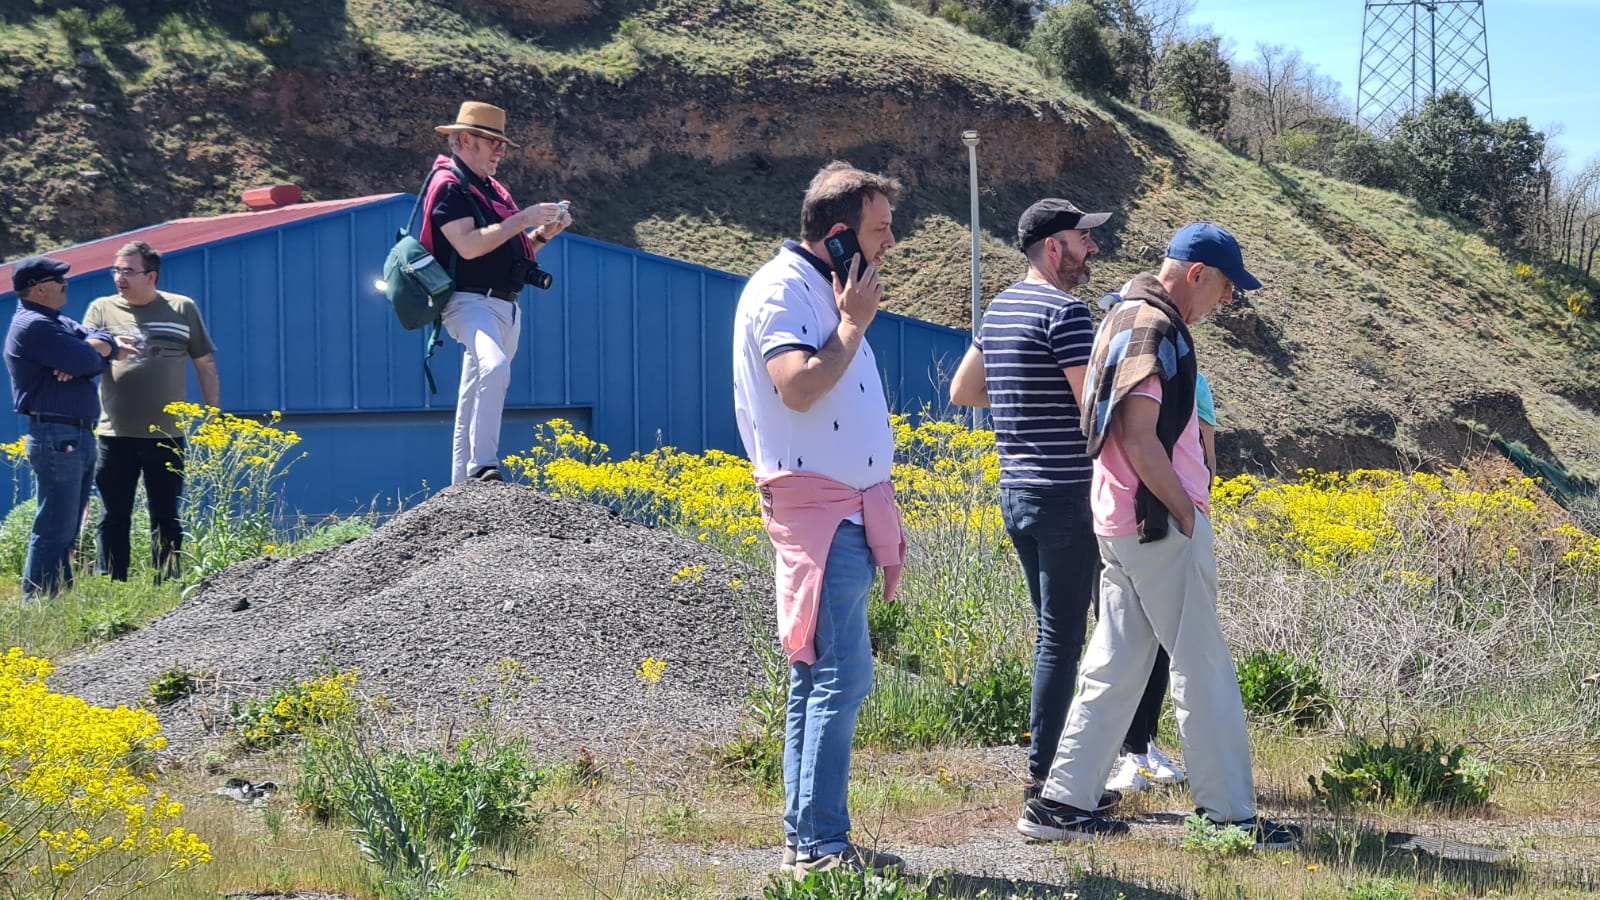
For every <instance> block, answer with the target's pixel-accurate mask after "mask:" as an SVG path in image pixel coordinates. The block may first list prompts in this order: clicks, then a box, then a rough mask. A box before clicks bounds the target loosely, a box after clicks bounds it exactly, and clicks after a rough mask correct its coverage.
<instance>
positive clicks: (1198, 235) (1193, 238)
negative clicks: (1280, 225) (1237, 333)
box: [1167, 222, 1261, 291]
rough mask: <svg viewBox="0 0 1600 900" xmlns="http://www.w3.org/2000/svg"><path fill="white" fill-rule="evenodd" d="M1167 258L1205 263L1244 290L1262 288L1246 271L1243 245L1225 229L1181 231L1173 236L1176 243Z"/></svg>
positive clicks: (1205, 225) (1200, 226) (1199, 225)
mask: <svg viewBox="0 0 1600 900" xmlns="http://www.w3.org/2000/svg"><path fill="white" fill-rule="evenodd" d="M1167 258H1168V259H1181V260H1183V261H1185V262H1197V263H1205V264H1206V265H1208V266H1210V267H1211V268H1213V269H1217V270H1219V271H1220V272H1222V274H1224V275H1226V276H1228V280H1229V281H1232V282H1233V286H1234V287H1236V288H1239V289H1240V290H1245V291H1253V290H1255V289H1256V288H1259V287H1261V282H1260V281H1258V280H1256V277H1255V276H1254V275H1251V274H1250V273H1249V272H1248V271H1246V270H1245V267H1244V254H1243V253H1241V252H1240V251H1239V242H1238V241H1236V240H1234V239H1233V235H1231V234H1229V233H1228V229H1226V228H1223V227H1222V226H1221V225H1213V224H1211V223H1210V222H1196V223H1194V224H1192V225H1185V226H1183V227H1182V228H1180V229H1178V233H1177V234H1175V235H1173V236H1172V243H1170V244H1168V245H1167Z"/></svg>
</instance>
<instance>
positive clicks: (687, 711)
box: [52, 483, 773, 752]
mask: <svg viewBox="0 0 1600 900" xmlns="http://www.w3.org/2000/svg"><path fill="white" fill-rule="evenodd" d="M770 592H771V576H770V575H765V576H764V575H761V574H760V573H758V572H756V571H755V570H753V569H751V568H750V567H748V566H746V565H744V564H742V563H739V562H736V561H734V560H731V559H729V558H728V557H726V556H724V555H722V554H721V553H719V552H717V551H715V550H713V549H711V548H709V547H706V546H704V545H701V544H697V543H695V542H693V541H689V540H685V539H683V538H680V537H678V536H676V535H674V534H672V533H670V532H668V531H664V530H658V529H653V528H648V527H646V526H643V525H639V524H636V523H633V522H630V521H628V520H626V519H623V518H621V517H619V516H617V515H615V514H613V513H611V512H609V511H608V510H605V509H603V508H601V507H598V506H594V505H592V504H588V503H583V502H580V501H575V500H559V499H554V498H551V497H548V496H545V495H543V494H540V493H538V492H535V491H533V490H530V489H527V488H524V487H519V486H513V485H494V484H477V483H474V484H465V485H460V486H457V487H452V488H448V489H446V490H443V491H440V492H439V493H438V494H436V495H435V496H433V497H432V498H430V499H429V500H428V501H427V502H425V503H423V504H422V505H421V506H418V507H417V508H415V509H412V510H409V511H407V512H405V513H403V514H401V515H399V516H396V517H395V518H394V519H393V520H391V521H389V522H388V523H386V524H385V525H383V526H382V527H381V528H379V529H377V530H376V531H374V532H373V533H372V534H370V535H368V536H366V537H364V538H361V539H360V540H357V541H354V542H352V543H349V544H346V545H344V546H341V547H336V548H333V549H330V550H324V551H318V552H316V553H310V554H307V555H305V556H300V557H296V558H293V559H271V558H267V559H258V560H253V561H251V562H247V563H242V564H240V565H237V566H234V567H232V568H230V569H228V570H226V571H224V572H222V573H220V574H219V575H217V576H215V577H214V578H211V579H209V580H207V581H206V582H205V583H203V584H202V585H201V587H200V589H199V590H197V591H196V592H195V593H194V595H193V596H192V597H191V598H190V599H188V600H187V601H185V602H184V603H183V604H182V605H180V606H179V607H177V608H176V609H174V610H172V611H171V612H169V613H168V614H167V615H165V616H163V617H161V618H160V619H158V620H156V621H155V622H153V623H151V624H150V625H148V626H146V627H145V628H143V629H140V630H139V631H137V632H135V633H133V634H130V635H127V636H124V637H122V638H120V639H118V640H116V641H113V642H112V643H110V644H108V645H106V646H104V647H102V648H100V649H98V650H96V651H95V652H93V653H90V654H87V655H85V656H82V657H78V658H76V659H71V660H67V661H64V662H63V663H62V665H61V667H60V671H59V672H58V673H57V674H56V675H55V676H52V684H53V685H54V686H55V687H56V689H57V690H65V691H70V692H73V693H77V694H78V695H80V696H82V697H84V698H85V699H87V700H89V701H90V702H93V703H100V704H116V703H126V704H135V703H138V702H139V701H140V699H141V698H142V697H143V696H144V695H145V694H146V693H147V691H148V688H149V685H150V684H151V682H152V681H154V680H155V678H156V676H157V675H159V674H160V673H161V672H163V671H166V670H168V669H169V668H171V667H173V666H181V667H182V668H184V669H187V670H190V671H203V672H208V673H211V674H212V675H213V676H214V678H213V680H212V681H211V682H209V684H210V685H212V687H209V688H208V689H207V690H205V691H203V692H202V693H201V694H199V695H197V696H195V697H193V698H191V699H190V700H188V701H184V702H180V703H178V704H174V705H173V706H170V707H165V708H161V709H157V710H156V715H157V716H158V717H159V718H160V720H161V723H162V726H163V729H164V730H165V732H166V733H167V736H168V738H169V741H171V743H172V746H173V748H174V749H175V750H179V751H188V750H193V749H194V748H195V747H196V746H198V744H199V742H200V741H202V740H203V739H204V738H205V737H206V736H207V735H208V734H214V733H218V732H219V731H220V730H221V729H222V728H223V727H224V726H225V725H226V719H225V717H224V716H223V712H224V711H225V710H226V709H227V706H228V704H229V702H230V701H233V700H237V699H243V698H247V697H260V696H266V695H267V694H270V693H271V692H272V691H273V690H274V689H276V688H277V687H279V686H281V685H284V684H286V683H288V682H290V681H292V680H296V679H304V678H307V677H310V676H313V675H316V674H319V673H321V672H323V671H326V667H327V665H329V664H331V665H332V666H334V667H336V668H338V669H339V670H341V671H343V670H346V669H350V668H352V667H356V668H359V669H360V670H361V677H360V686H361V689H362V691H363V693H366V694H368V695H372V694H381V695H383V696H385V697H387V698H389V699H390V700H391V701H392V702H393V703H394V705H395V708H396V709H398V710H400V711H402V712H409V713H411V714H412V715H413V716H414V722H415V723H416V724H415V725H414V726H413V727H412V728H411V729H410V733H412V734H415V735H418V736H422V735H429V734H437V733H441V732H443V731H445V730H447V729H451V728H454V729H456V731H457V733H459V732H460V730H461V728H462V727H463V726H464V725H465V724H466V723H467V722H468V720H469V719H470V718H471V716H472V715H473V709H474V703H475V701H476V700H477V699H478V698H481V697H483V696H484V695H485V694H486V693H488V692H489V691H490V690H491V688H493V687H494V686H495V684H496V682H495V680H494V678H493V676H492V675H490V674H488V672H487V668H488V667H489V666H491V665H492V664H494V663H495V662H496V661H498V660H501V659H503V658H506V657H509V658H511V659H514V660H516V661H518V662H519V663H521V664H522V665H523V666H524V667H526V669H527V671H528V673H529V674H531V675H532V676H533V677H534V678H535V679H536V681H535V682H534V683H533V684H532V685H531V686H527V687H525V688H524V689H523V690H522V691H521V696H520V697H518V698H516V699H514V700H512V701H510V702H509V704H508V713H509V716H510V718H511V719H512V721H513V722H515V723H517V724H518V725H519V726H521V727H522V728H523V730H525V731H526V732H527V733H528V734H529V736H530V737H532V738H533V740H534V742H535V743H536V744H537V745H538V746H540V747H542V748H548V749H563V750H572V749H576V748H577V747H580V746H584V747H589V748H591V749H594V750H596V751H599V752H604V751H605V750H606V749H608V748H610V749H617V748H618V747H619V745H620V744H622V743H626V742H628V741H630V740H633V739H636V738H638V737H640V735H641V733H642V729H641V724H642V723H643V721H644V719H645V715H646V702H645V701H646V690H645V688H644V687H643V686H642V685H641V684H640V682H639V680H638V678H637V677H636V676H635V671H636V670H637V669H638V667H639V664H640V662H641V661H643V660H644V659H645V658H646V657H647V656H653V657H655V658H656V659H659V660H662V661H664V662H665V663H666V669H665V673H664V674H663V675H662V677H661V680H660V682H659V683H658V684H657V685H656V687H655V691H654V695H653V698H652V700H651V702H650V703H649V704H648V706H649V709H648V714H649V729H648V731H649V736H650V737H649V739H650V740H651V741H652V742H659V741H662V740H665V741H668V742H669V743H674V744H681V745H682V746H692V745H694V744H699V743H704V742H708V741H709V742H717V743H720V742H723V741H726V740H729V739H731V738H732V737H733V735H734V734H736V733H737V731H738V728H739V726H740V716H741V712H742V709H743V705H744V699H745V697H746V696H747V695H748V693H749V691H750V689H751V688H752V687H753V686H754V684H755V679H756V678H757V677H758V675H759V670H760V660H759V658H758V655H757V653H756V652H755V651H754V650H753V649H752V646H753V645H752V643H751V640H752V637H754V638H755V639H757V640H767V641H771V640H772V638H771V635H772V633H773V623H772V610H771V605H772V604H771V600H770Z"/></svg>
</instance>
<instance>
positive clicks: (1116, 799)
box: [1022, 781, 1122, 812]
mask: <svg viewBox="0 0 1600 900" xmlns="http://www.w3.org/2000/svg"><path fill="white" fill-rule="evenodd" d="M1043 796H1044V782H1042V781H1035V782H1033V783H1031V784H1028V785H1024V786H1023V788H1022V802H1023V803H1027V802H1028V801H1029V800H1038V799H1039V798H1041V797H1043ZM1121 802H1122V792H1121V791H1106V792H1105V793H1103V794H1101V795H1100V802H1099V804H1097V805H1096V806H1095V808H1094V811H1095V812H1105V811H1106V810H1108V809H1111V808H1112V807H1113V806H1116V805H1117V804H1118V803H1121Z"/></svg>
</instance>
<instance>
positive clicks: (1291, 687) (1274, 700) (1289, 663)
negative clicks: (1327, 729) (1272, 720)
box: [1234, 650, 1333, 727]
mask: <svg viewBox="0 0 1600 900" xmlns="http://www.w3.org/2000/svg"><path fill="white" fill-rule="evenodd" d="M1234 668H1235V669H1236V670H1237V672H1238V675H1239V693H1240V695H1241V696H1242V697H1243V698H1244V707H1245V709H1246V710H1247V711H1249V712H1251V713H1253V714H1255V715H1258V716H1267V717H1277V718H1282V719H1286V720H1287V721H1289V722H1292V723H1293V724H1295V725H1299V726H1302V727H1305V726H1314V725H1317V724H1319V723H1321V722H1322V721H1323V720H1324V719H1326V718H1327V716H1328V713H1330V712H1332V709H1333V707H1332V705H1331V704H1329V703H1328V699H1327V696H1326V692H1325V691H1324V689H1323V687H1322V679H1321V677H1319V676H1318V675H1317V672H1316V670H1315V669H1312V668H1311V667H1309V666H1304V665H1301V664H1300V663H1298V662H1296V661H1295V659H1294V657H1292V656H1290V655H1289V654H1287V653H1285V652H1283V651H1282V650H1278V651H1273V652H1267V651H1265V650H1257V651H1256V652H1254V653H1252V654H1250V655H1249V656H1246V657H1245V658H1243V659H1241V660H1239V661H1238V662H1237V663H1236V664H1235V666H1234Z"/></svg>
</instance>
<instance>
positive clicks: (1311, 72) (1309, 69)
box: [1228, 44, 1347, 161]
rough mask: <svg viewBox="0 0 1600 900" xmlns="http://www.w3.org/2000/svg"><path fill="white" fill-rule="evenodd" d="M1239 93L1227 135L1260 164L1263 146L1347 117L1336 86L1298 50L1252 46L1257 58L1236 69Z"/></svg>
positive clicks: (1275, 45) (1263, 151) (1269, 45)
mask: <svg viewBox="0 0 1600 900" xmlns="http://www.w3.org/2000/svg"><path fill="white" fill-rule="evenodd" d="M1235 71H1236V73H1237V75H1236V80H1237V83H1238V86H1239V90H1238V94H1237V96H1236V98H1235V102H1234V104H1233V118H1232V121H1231V122H1230V123H1229V128H1228V132H1229V136H1230V138H1232V139H1233V140H1235V141H1238V142H1240V143H1242V144H1244V145H1245V147H1247V148H1249V149H1251V150H1253V152H1254V154H1255V156H1256V158H1257V159H1258V160H1261V161H1265V159H1266V156H1267V145H1268V144H1269V143H1270V142H1272V141H1273V140H1274V139H1276V138H1278V137H1280V136H1282V135H1283V134H1284V133H1285V132H1288V131H1292V130H1294V129H1297V128H1304V127H1306V126H1308V125H1310V124H1312V123H1313V122H1316V121H1318V120H1335V119H1343V118H1346V117H1347V115H1346V110H1345V104H1344V100H1343V98H1342V97H1341V95H1340V91H1339V83H1338V82H1337V81H1335V80H1333V79H1332V78H1329V77H1328V76H1326V75H1322V74H1320V73H1318V72H1317V69H1316V67H1315V66H1313V65H1310V64H1308V63H1306V62H1305V61H1304V60H1303V59H1302V58H1301V56H1300V51H1299V50H1295V49H1285V48H1284V47H1283V45H1281V44H1257V45H1256V58H1255V59H1253V60H1251V61H1250V62H1247V63H1245V64H1243V65H1242V66H1237V67H1235Z"/></svg>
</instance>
